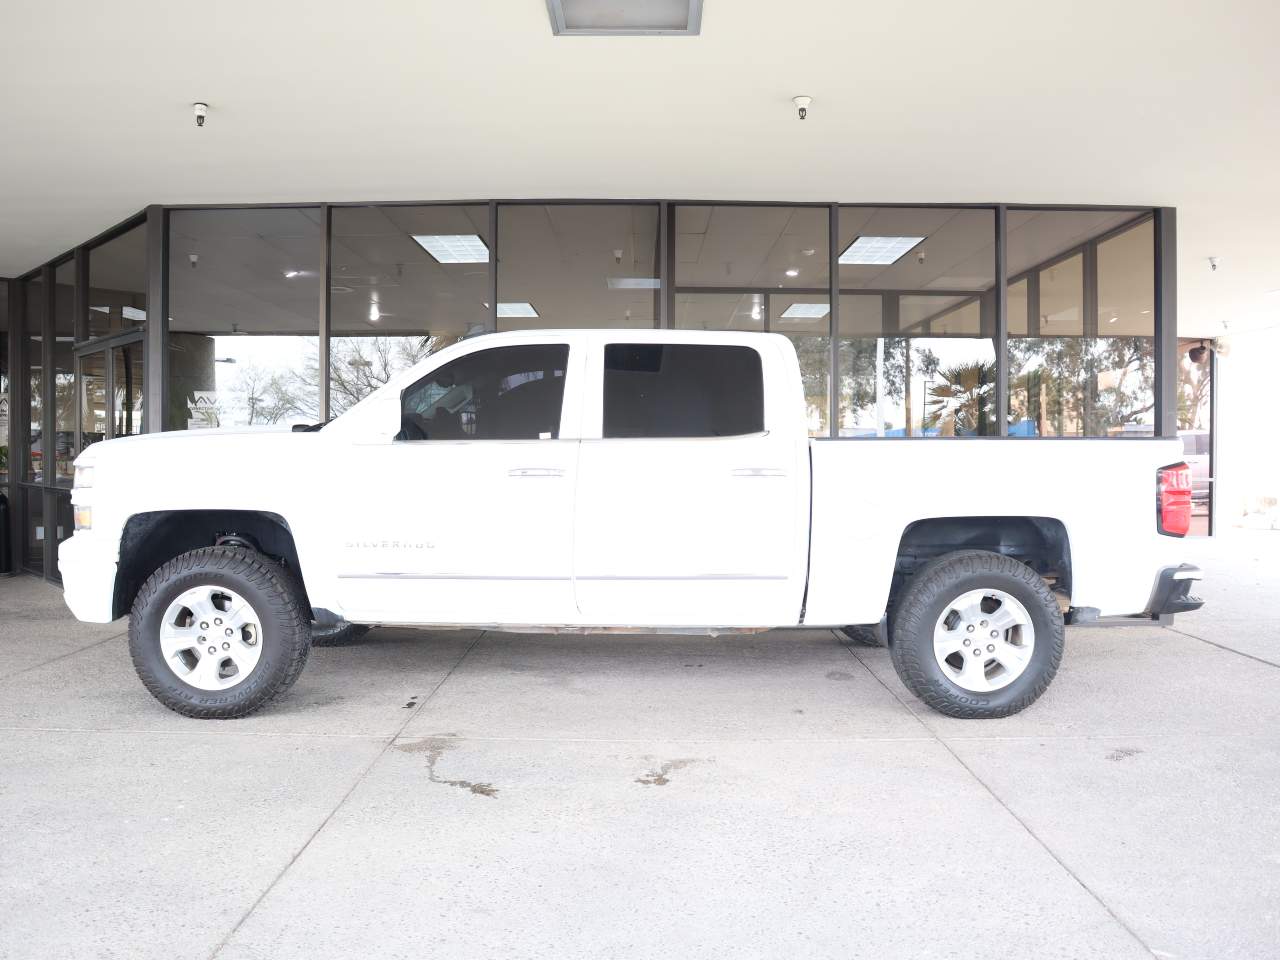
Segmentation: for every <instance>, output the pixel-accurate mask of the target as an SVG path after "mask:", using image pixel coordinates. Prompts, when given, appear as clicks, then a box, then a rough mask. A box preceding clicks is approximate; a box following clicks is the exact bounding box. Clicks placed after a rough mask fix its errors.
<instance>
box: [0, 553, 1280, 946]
mask: <svg viewBox="0 0 1280 960" xmlns="http://www.w3.org/2000/svg"><path fill="white" fill-rule="evenodd" d="M1192 546H1193V545H1191V544H1189V548H1190V547H1192ZM1194 550H1195V552H1198V553H1201V554H1203V561H1202V562H1203V563H1204V565H1205V566H1206V567H1207V569H1208V570H1209V573H1210V575H1211V577H1212V579H1211V580H1210V581H1209V582H1208V584H1207V585H1206V587H1205V590H1204V593H1205V594H1206V595H1207V597H1208V598H1209V600H1210V606H1209V607H1206V609H1205V610H1204V611H1202V612H1200V613H1197V614H1194V615H1191V616H1188V617H1184V618H1180V619H1179V622H1178V624H1177V629H1176V632H1174V631H1165V630H1159V629H1155V628H1126V629H1123V630H1109V629H1075V628H1073V629H1072V630H1070V631H1069V635H1068V651H1067V656H1066V658H1065V660H1064V663H1063V667H1062V670H1061V672H1060V673H1059V675H1058V678H1057V680H1056V681H1055V683H1054V685H1053V687H1052V688H1051V689H1050V691H1049V692H1048V693H1047V694H1046V696H1045V697H1044V698H1043V699H1042V700H1041V701H1040V702H1039V703H1038V704H1036V705H1035V706H1033V707H1032V708H1031V709H1029V710H1028V711H1026V712H1024V713H1023V714H1021V715H1019V716H1017V717H1012V718H1009V719H1007V720H1002V721H988V722H983V723H974V722H961V721H954V720H949V719H947V718H944V717H941V716H939V715H937V714H933V713H931V712H929V711H928V710H926V709H925V708H924V707H923V706H922V705H921V704H919V703H918V701H916V700H914V699H913V698H911V696H910V695H909V694H908V693H907V692H906V690H905V689H904V688H903V687H902V686H901V684H900V683H899V682H898V680H897V678H896V676H895V675H894V673H893V669H892V666H891V665H890V663H889V660H888V657H887V655H886V654H885V652H884V651H882V650H868V649H863V648H855V647H849V646H846V645H845V644H843V643H842V642H840V640H839V639H838V638H837V637H835V636H833V635H832V634H831V633H830V632H827V631H814V630H809V631H795V632H785V633H784V632H777V633H771V634H765V635H762V636H756V637H749V638H723V639H706V638H679V637H613V636H591V637H555V636H513V635H505V634H481V633H479V632H474V631H471V632H427V631H410V630H389V629H385V630H377V631H374V632H373V633H371V634H370V635H369V638H368V641H367V642H365V643H363V644H361V645H359V646H353V647H348V648H337V649H319V650H316V651H314V653H313V656H312V659H311V662H310V663H309V664H308V666H307V669H306V671H305V672H304V673H303V676H302V678H301V680H300V681H299V682H298V684H297V686H296V687H295V688H294V690H293V692H292V694H291V695H290V696H288V697H287V698H286V699H285V700H283V701H281V702H279V703H277V704H275V705H273V706H272V707H271V708H269V709H268V710H266V711H263V712H262V713H260V714H258V715H256V716H254V717H251V718H248V719H246V720H241V721H228V722H201V721H193V720H187V719H185V718H182V717H179V716H177V715H175V714H172V713H169V712H168V711H166V710H164V709H163V708H162V707H160V706H159V705H158V704H156V703H155V702H154V701H153V700H152V699H151V698H150V697H149V696H148V695H147V693H146V692H145V691H144V690H143V688H142V687H141V685H140V684H139V683H138V681H137V680H136V678H135V677H134V674H133V670H132V666H131V664H130V662H129V657H128V651H127V649H126V646H125V642H124V639H123V636H122V634H123V630H124V624H123V623H119V624H115V625H113V626H111V627H106V628H101V627H86V626H85V625H82V624H77V623H75V622H74V621H73V620H71V619H70V617H69V615H67V614H66V612H65V610H64V609H63V608H62V606H61V601H60V597H59V595H58V593H57V591H56V589H55V588H53V587H50V586H48V585H46V584H43V583H41V582H39V581H36V580H34V579H30V578H19V579H17V580H0V823H3V824H4V834H3V840H0V957H2V958H15V960H16V958H28V957H31V958H37V957H38V958H46V957H51V956H63V957H75V958H79V957H121V958H123V957H128V958H131V960H132V958H152V957H154V958H166V960H172V958H209V957H219V958H272V960H276V958H292V957H298V958H304V957H305V958H308V960H312V958H321V957H343V958H348V957H353V956H359V957H406V958H407V957H422V956H430V957H432V958H452V957H458V958H477V957H504V958H505V957H593V958H594V957H627V958H630V957H635V958H641V957H643V958H652V957H734V958H741V957H744V956H745V957H775V956H776V957H787V958H795V957H824V958H825V957H842V958H847V957H864V956H865V957H877V958H879V957H911V958H920V957H984V958H987V957H1010V958H1025V957H1031V956H1034V957H1037V958H1041V957H1082V956H1091V957H1107V958H1110V957H1153V956H1154V957H1161V958H1165V957H1177V958H1194V957H1204V958H1214V960H1218V958H1227V957H1268V956H1274V955H1275V954H1276V950H1277V948H1276V944H1277V943H1280V827H1277V822H1278V820H1277V817H1276V811H1277V809H1278V808H1280V733H1278V732H1277V731H1278V730H1280V725H1278V723H1277V721H1280V534H1273V533H1253V534H1249V533H1243V532H1232V533H1229V534H1228V535H1227V536H1225V537H1223V538H1221V539H1219V540H1216V541H1212V542H1205V543H1199V544H1195V545H1194Z"/></svg>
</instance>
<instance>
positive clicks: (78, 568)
mask: <svg viewBox="0 0 1280 960" xmlns="http://www.w3.org/2000/svg"><path fill="white" fill-rule="evenodd" d="M58 572H59V573H60V574H62V598H63V599H64V600H65V601H66V603H67V606H68V607H69V608H70V609H71V612H72V614H74V615H75V618H76V619H77V620H81V621H84V622H85V623H110V622H111V621H112V619H113V617H112V616H111V614H112V613H113V612H114V611H113V610H112V605H113V601H114V600H115V589H116V545H115V544H114V543H112V544H110V545H109V546H107V545H104V544H102V543H100V542H99V541H97V540H95V539H94V537H93V536H92V535H91V534H86V533H84V532H80V533H76V534H74V535H73V536H71V537H69V538H67V539H66V540H63V541H62V543H60V544H58Z"/></svg>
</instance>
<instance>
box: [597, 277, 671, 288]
mask: <svg viewBox="0 0 1280 960" xmlns="http://www.w3.org/2000/svg"><path fill="white" fill-rule="evenodd" d="M661 286H662V281H661V280H655V279H651V278H649V277H610V278H609V289H610V290H657V289H658V288H659V287H661Z"/></svg>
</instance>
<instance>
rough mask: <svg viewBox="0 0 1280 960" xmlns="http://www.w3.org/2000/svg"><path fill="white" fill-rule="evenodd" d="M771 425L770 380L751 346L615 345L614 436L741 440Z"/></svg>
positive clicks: (610, 370) (609, 406)
mask: <svg viewBox="0 0 1280 960" xmlns="http://www.w3.org/2000/svg"><path fill="white" fill-rule="evenodd" d="M762 430H764V377H763V374H762V373H761V367H760V354H759V353H758V352H756V351H755V350H753V349H752V348H751V347H741V346H728V345H722V344H702V343H610V344H607V345H606V346H605V350H604V428H603V435H604V436H605V437H606V438H610V437H733V436H741V435H743V434H748V433H760V432H761V431H762Z"/></svg>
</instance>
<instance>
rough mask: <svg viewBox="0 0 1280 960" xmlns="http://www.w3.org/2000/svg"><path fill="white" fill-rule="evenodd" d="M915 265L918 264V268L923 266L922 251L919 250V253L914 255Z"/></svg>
mask: <svg viewBox="0 0 1280 960" xmlns="http://www.w3.org/2000/svg"><path fill="white" fill-rule="evenodd" d="M916 263H918V264H920V266H922V267H923V266H924V251H923V250H921V251H920V252H919V253H917V254H916Z"/></svg>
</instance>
